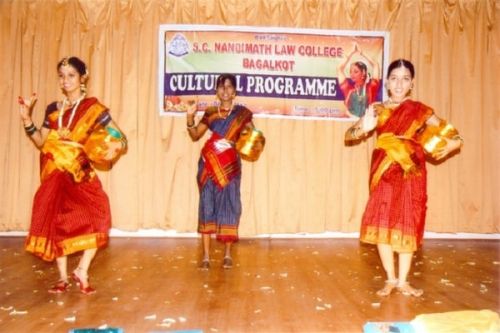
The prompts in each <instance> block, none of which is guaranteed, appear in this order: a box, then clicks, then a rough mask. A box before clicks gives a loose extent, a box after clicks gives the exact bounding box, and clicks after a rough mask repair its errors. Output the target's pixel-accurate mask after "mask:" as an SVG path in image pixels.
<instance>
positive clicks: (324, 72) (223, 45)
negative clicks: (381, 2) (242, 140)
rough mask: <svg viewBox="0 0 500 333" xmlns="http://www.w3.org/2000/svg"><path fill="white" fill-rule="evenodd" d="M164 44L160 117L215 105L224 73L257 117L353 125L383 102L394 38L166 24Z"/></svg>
mask: <svg viewBox="0 0 500 333" xmlns="http://www.w3.org/2000/svg"><path fill="white" fill-rule="evenodd" d="M159 43H160V45H159V49H160V57H159V58H160V66H159V67H160V69H159V96H160V100H159V104H160V114H161V115H166V114H174V115H175V114H182V113H183V112H185V110H186V105H187V104H188V103H189V102H191V101H196V102H197V103H198V110H200V111H203V110H205V109H206V108H207V107H208V106H211V105H216V104H217V101H216V99H215V81H216V79H217V77H218V76H219V75H220V74H222V73H231V74H234V75H235V76H236V79H237V87H236V89H237V97H236V100H235V102H236V103H238V104H243V105H245V106H246V107H247V108H249V109H250V110H252V112H253V113H254V114H255V115H256V116H268V117H289V118H313V119H336V120H353V119H357V118H358V117H360V116H362V115H363V114H364V112H365V109H366V107H367V105H368V104H370V103H373V102H377V101H381V100H382V97H383V96H382V95H383V89H382V70H383V68H385V67H386V63H387V57H386V54H387V49H388V33H387V32H377V31H370V32H367V31H333V30H313V29H286V28H261V27H239V26H208V25H162V26H160V32H159Z"/></svg>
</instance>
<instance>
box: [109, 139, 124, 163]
mask: <svg viewBox="0 0 500 333" xmlns="http://www.w3.org/2000/svg"><path fill="white" fill-rule="evenodd" d="M106 146H107V148H108V149H107V152H106V155H105V157H104V158H105V160H106V161H112V160H114V159H115V158H116V157H117V156H118V154H119V153H120V152H121V150H122V148H123V144H122V143H121V142H120V141H110V142H106Z"/></svg>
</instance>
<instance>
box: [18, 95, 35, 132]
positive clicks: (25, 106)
mask: <svg viewBox="0 0 500 333" xmlns="http://www.w3.org/2000/svg"><path fill="white" fill-rule="evenodd" d="M17 101H18V103H19V114H20V115H21V119H22V120H23V122H24V123H25V125H29V124H30V123H31V122H32V121H31V114H32V113H33V108H34V106H35V103H36V101H37V97H36V93H33V94H31V97H30V98H24V97H22V96H19V97H18V99H17Z"/></svg>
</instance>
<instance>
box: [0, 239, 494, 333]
mask: <svg viewBox="0 0 500 333" xmlns="http://www.w3.org/2000/svg"><path fill="white" fill-rule="evenodd" d="M23 241H24V239H23V238H14V237H3V238H0V249H1V250H0V262H1V264H0V265H1V266H0V267H1V270H0V307H1V309H0V331H2V332H30V331H31V332H67V331H68V330H69V329H70V328H74V327H80V328H82V327H94V328H95V327H99V326H101V325H108V326H109V327H121V328H123V329H125V331H126V332H152V331H168V330H181V329H201V330H203V331H204V332H361V331H362V327H363V324H364V323H366V322H367V321H390V320H397V321H409V320H411V319H413V318H414V317H415V316H416V315H418V314H421V313H435V312H446V311H454V310H466V309H477V310H479V309H491V310H494V311H497V312H498V311H499V309H500V301H499V296H498V295H499V288H498V283H499V276H500V254H499V253H500V251H499V249H500V241H497V240H426V242H425V244H424V247H423V248H422V249H421V250H420V251H419V252H418V253H417V254H416V256H415V265H414V267H413V270H412V272H411V282H412V283H413V284H414V285H415V286H417V287H419V288H423V289H424V290H425V294H424V296H423V297H421V298H419V299H416V298H412V297H406V296H403V295H401V294H397V293H395V294H392V295H391V296H389V297H387V298H384V299H381V298H379V297H377V296H376V295H375V291H376V290H377V288H379V287H381V286H382V284H383V280H384V276H383V272H382V269H381V266H380V263H379V259H378V256H377V252H376V250H375V248H374V247H372V246H366V245H362V244H359V242H358V240H356V239H243V240H241V241H240V242H239V243H238V244H237V245H236V246H235V247H234V259H235V267H234V268H233V269H232V270H224V269H222V268H221V264H222V262H221V259H222V256H223V252H222V247H221V246H220V245H219V244H217V245H216V246H214V248H213V250H214V251H213V252H214V254H213V258H212V268H211V269H210V270H209V271H201V270H199V269H198V268H197V265H198V263H197V259H198V256H199V253H200V246H199V240H198V239H192V238H190V239H174V238H161V239H160V238H147V239H146V238H142V239H138V238H132V239H127V238H113V239H111V243H110V245H109V247H108V248H106V249H105V250H103V251H100V252H99V253H98V255H97V257H96V259H95V261H94V263H93V266H92V267H91V271H90V273H91V284H92V285H93V286H94V287H95V288H96V289H97V293H96V294H94V295H90V296H85V295H82V294H80V293H79V292H78V290H77V288H76V286H72V288H71V291H70V292H68V293H66V294H64V295H51V294H48V293H47V291H46V290H47V289H48V287H50V286H51V284H52V283H54V282H55V281H56V280H57V277H58V275H57V270H56V267H55V264H51V263H45V262H42V261H41V260H38V259H37V258H35V257H33V256H31V255H30V254H27V253H25V252H24V250H23ZM77 260H78V256H73V257H71V258H70V260H69V264H70V265H69V266H70V269H73V267H74V266H75V265H76V263H77ZM13 310H16V311H20V312H21V313H22V311H27V313H26V314H17V315H11V314H10V313H11V312H12V311H13ZM72 318H74V320H75V321H74V322H67V321H65V320H69V319H72ZM172 320H175V322H173V323H171V324H170V326H168V325H167V324H168V322H169V321H172Z"/></svg>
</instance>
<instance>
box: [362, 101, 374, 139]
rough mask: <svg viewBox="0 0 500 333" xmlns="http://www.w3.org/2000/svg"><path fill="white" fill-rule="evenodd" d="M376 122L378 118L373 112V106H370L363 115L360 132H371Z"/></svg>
mask: <svg viewBox="0 0 500 333" xmlns="http://www.w3.org/2000/svg"><path fill="white" fill-rule="evenodd" d="M377 121H378V116H377V113H376V112H375V108H374V107H373V104H370V105H369V106H368V109H367V110H366V113H365V115H364V116H363V118H362V119H361V130H363V132H365V133H368V132H371V131H373V130H374V129H375V127H377Z"/></svg>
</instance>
